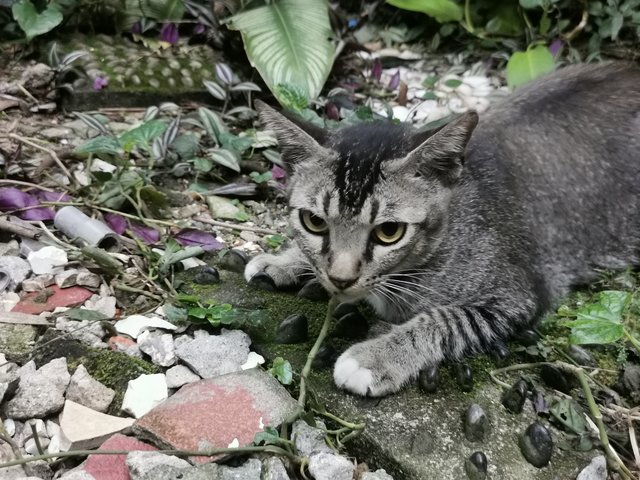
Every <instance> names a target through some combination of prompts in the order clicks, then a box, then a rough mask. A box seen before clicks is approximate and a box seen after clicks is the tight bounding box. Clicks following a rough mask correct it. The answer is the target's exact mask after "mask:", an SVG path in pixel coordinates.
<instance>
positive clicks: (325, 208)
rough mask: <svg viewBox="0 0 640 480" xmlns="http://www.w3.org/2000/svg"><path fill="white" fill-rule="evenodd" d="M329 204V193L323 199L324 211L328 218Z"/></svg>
mask: <svg viewBox="0 0 640 480" xmlns="http://www.w3.org/2000/svg"><path fill="white" fill-rule="evenodd" d="M329 202H331V194H330V193H329V192H328V191H327V192H325V194H324V198H323V199H322V209H323V210H324V214H325V215H326V216H329Z"/></svg>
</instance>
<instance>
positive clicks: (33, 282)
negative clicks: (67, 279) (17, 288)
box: [22, 273, 56, 292]
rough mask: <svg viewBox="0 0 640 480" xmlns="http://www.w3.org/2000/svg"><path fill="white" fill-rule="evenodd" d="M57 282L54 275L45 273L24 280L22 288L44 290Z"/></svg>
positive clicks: (25, 289)
mask: <svg viewBox="0 0 640 480" xmlns="http://www.w3.org/2000/svg"><path fill="white" fill-rule="evenodd" d="M54 283H56V282H55V279H54V276H53V275H51V274H50V273H49V274H45V275H36V276H35V277H31V278H28V279H26V280H25V281H24V282H22V290H23V291H24V292H37V291H39V290H43V289H45V288H47V287H49V286H51V285H53V284H54Z"/></svg>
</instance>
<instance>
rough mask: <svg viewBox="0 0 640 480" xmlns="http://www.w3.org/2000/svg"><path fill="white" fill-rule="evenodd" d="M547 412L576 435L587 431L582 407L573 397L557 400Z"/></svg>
mask: <svg viewBox="0 0 640 480" xmlns="http://www.w3.org/2000/svg"><path fill="white" fill-rule="evenodd" d="M549 412H550V413H551V415H553V416H554V417H555V418H556V419H557V420H558V421H559V422H560V423H562V424H563V425H564V426H565V427H566V428H567V429H568V430H569V431H570V432H573V433H577V434H578V435H580V434H582V433H586V432H587V423H586V421H585V419H584V414H583V413H582V409H581V408H580V406H579V405H578V404H577V403H576V401H575V400H573V399H562V400H558V401H557V402H556V403H555V404H554V405H553V406H552V407H551V408H550V409H549Z"/></svg>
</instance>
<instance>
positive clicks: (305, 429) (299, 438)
mask: <svg viewBox="0 0 640 480" xmlns="http://www.w3.org/2000/svg"><path fill="white" fill-rule="evenodd" d="M318 424H319V425H321V426H322V427H324V426H325V425H324V424H323V423H322V422H318ZM325 436H326V434H325V431H324V430H322V429H320V428H316V427H312V426H311V425H309V424H308V423H307V422H305V421H304V420H296V422H295V423H294V424H293V427H292V428H291V439H292V440H293V442H294V443H295V446H296V449H297V450H298V451H299V452H300V453H301V454H302V455H304V456H306V457H310V456H311V455H313V454H316V453H331V454H332V453H333V450H331V447H329V445H327V442H326V441H325V439H324V437H325Z"/></svg>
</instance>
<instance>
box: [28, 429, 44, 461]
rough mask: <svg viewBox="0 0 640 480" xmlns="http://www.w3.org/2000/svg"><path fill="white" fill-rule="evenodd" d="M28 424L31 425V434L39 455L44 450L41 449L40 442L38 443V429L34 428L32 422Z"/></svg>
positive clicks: (42, 453)
mask: <svg viewBox="0 0 640 480" xmlns="http://www.w3.org/2000/svg"><path fill="white" fill-rule="evenodd" d="M30 426H31V433H32V434H33V441H34V442H36V448H37V449H38V453H39V454H40V455H44V450H43V449H42V444H41V443H40V437H39V436H38V429H37V428H36V426H35V424H34V423H32V424H31V425H30Z"/></svg>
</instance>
